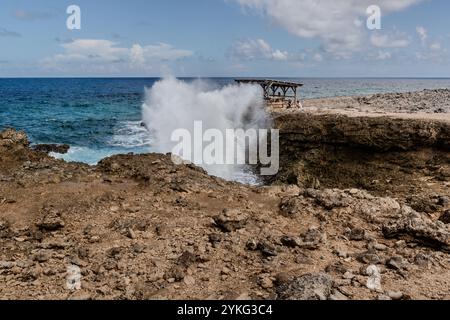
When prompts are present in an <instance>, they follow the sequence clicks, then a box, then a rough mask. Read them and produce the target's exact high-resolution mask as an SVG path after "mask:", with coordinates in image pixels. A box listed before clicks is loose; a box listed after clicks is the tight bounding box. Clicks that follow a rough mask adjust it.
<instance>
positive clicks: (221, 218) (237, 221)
mask: <svg viewBox="0 0 450 320" xmlns="http://www.w3.org/2000/svg"><path fill="white" fill-rule="evenodd" d="M213 219H214V223H215V224H216V226H217V227H219V228H220V229H221V230H222V231H224V232H233V231H236V230H238V229H242V228H243V227H244V226H245V224H246V223H247V220H248V216H247V215H246V214H245V213H242V212H240V211H239V210H228V209H225V210H223V212H222V214H220V215H218V216H215V217H214V218H213Z"/></svg>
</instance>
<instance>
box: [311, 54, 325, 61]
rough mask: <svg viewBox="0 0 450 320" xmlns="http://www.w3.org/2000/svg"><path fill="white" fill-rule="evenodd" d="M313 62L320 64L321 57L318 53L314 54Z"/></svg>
mask: <svg viewBox="0 0 450 320" xmlns="http://www.w3.org/2000/svg"><path fill="white" fill-rule="evenodd" d="M313 60H314V61H316V62H322V61H323V56H322V55H321V54H320V53H316V54H314V55H313Z"/></svg>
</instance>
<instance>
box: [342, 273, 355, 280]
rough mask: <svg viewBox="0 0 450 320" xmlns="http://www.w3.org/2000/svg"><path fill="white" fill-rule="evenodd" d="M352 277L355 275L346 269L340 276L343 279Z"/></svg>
mask: <svg viewBox="0 0 450 320" xmlns="http://www.w3.org/2000/svg"><path fill="white" fill-rule="evenodd" d="M354 277H355V275H354V274H353V273H352V272H350V271H347V272H346V273H344V275H343V276H342V278H344V279H349V280H351V279H353V278H354Z"/></svg>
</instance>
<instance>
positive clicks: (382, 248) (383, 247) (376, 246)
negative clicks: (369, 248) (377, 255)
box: [373, 242, 388, 251]
mask: <svg viewBox="0 0 450 320" xmlns="http://www.w3.org/2000/svg"><path fill="white" fill-rule="evenodd" d="M373 248H374V249H375V250H378V251H386V250H387V249H388V247H387V246H386V245H384V244H381V243H378V242H376V243H374V244H373Z"/></svg>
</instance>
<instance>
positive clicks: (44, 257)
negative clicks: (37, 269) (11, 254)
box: [33, 251, 51, 263]
mask: <svg viewBox="0 0 450 320" xmlns="http://www.w3.org/2000/svg"><path fill="white" fill-rule="evenodd" d="M50 258H51V255H50V253H48V252H46V251H40V252H38V253H36V254H35V255H34V256H33V261H37V262H41V263H42V262H46V261H48V260H50Z"/></svg>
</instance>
